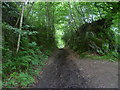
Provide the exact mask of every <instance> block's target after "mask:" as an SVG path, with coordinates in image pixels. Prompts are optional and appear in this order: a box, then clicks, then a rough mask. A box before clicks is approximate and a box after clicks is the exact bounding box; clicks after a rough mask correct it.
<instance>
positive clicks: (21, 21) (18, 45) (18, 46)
mask: <svg viewBox="0 0 120 90" xmlns="http://www.w3.org/2000/svg"><path fill="white" fill-rule="evenodd" d="M23 14H24V3H23V6H22V12H21V18H20V27H19V28H20V30H22V23H23ZM20 39H21V35H20V33H19V35H18V42H17V50H16V54H17V53H18V51H19V48H20Z"/></svg>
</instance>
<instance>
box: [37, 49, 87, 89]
mask: <svg viewBox="0 0 120 90" xmlns="http://www.w3.org/2000/svg"><path fill="white" fill-rule="evenodd" d="M68 56H69V52H68V51H67V50H65V49H59V50H58V54H57V55H56V56H55V57H54V59H53V62H52V63H50V64H49V65H47V66H46V68H44V71H43V74H42V77H41V78H40V80H39V82H38V83H37V85H36V87H37V88H85V87H87V84H86V80H85V79H84V78H83V77H82V76H80V73H82V72H80V70H79V69H78V68H77V66H76V64H75V63H74V62H73V61H72V60H70V59H68V58H67V57H68Z"/></svg>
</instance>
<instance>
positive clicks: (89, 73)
mask: <svg viewBox="0 0 120 90" xmlns="http://www.w3.org/2000/svg"><path fill="white" fill-rule="evenodd" d="M77 56H78V55H77V54H75V53H74V52H73V51H70V50H68V49H59V50H57V51H56V52H54V53H53V55H52V57H50V58H49V60H48V63H47V65H46V66H45V67H44V68H43V73H42V74H41V75H40V77H38V78H39V79H38V82H37V83H36V84H35V86H34V87H35V88H118V63H117V62H110V61H106V60H89V59H79V58H78V57H77Z"/></svg>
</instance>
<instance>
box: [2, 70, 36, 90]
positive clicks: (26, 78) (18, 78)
mask: <svg viewBox="0 0 120 90" xmlns="http://www.w3.org/2000/svg"><path fill="white" fill-rule="evenodd" d="M34 81H35V80H34V78H33V77H32V76H31V75H28V73H23V72H21V73H17V72H13V73H12V74H10V77H9V78H8V79H6V81H4V83H3V85H4V86H3V87H8V88H9V87H27V85H29V84H31V83H33V82H34Z"/></svg>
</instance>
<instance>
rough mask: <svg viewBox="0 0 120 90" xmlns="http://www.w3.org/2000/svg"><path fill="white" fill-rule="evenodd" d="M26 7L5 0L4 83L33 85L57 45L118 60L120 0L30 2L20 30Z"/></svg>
mask: <svg viewBox="0 0 120 90" xmlns="http://www.w3.org/2000/svg"><path fill="white" fill-rule="evenodd" d="M21 7H22V3H21V2H3V3H2V15H3V17H2V20H3V22H2V29H3V39H2V40H3V43H2V44H3V47H2V52H3V53H2V54H3V86H4V87H27V86H29V84H32V83H33V82H34V77H36V75H39V72H40V71H41V70H42V69H41V68H42V67H43V66H44V65H45V62H46V60H47V58H48V56H49V55H51V52H52V51H53V50H54V49H55V48H57V46H58V47H59V48H63V47H64V46H65V47H69V48H71V49H73V50H75V51H76V52H78V53H80V54H81V55H82V54H83V53H84V52H91V53H96V54H97V56H91V55H90V56H89V55H88V56H89V57H92V58H94V59H109V60H111V61H116V59H118V55H119V54H118V51H119V49H120V47H119V46H120V40H119V38H120V31H119V29H118V27H119V26H120V25H118V21H119V18H118V16H120V12H119V10H120V8H119V2H115V3H113V2H111V3H108V2H83V3H81V2H40V3H38V2H34V3H33V2H28V3H26V4H25V10H24V14H23V25H22V28H21V29H19V25H20V17H21V16H20V14H21V10H22V8H21ZM17 21H18V23H17ZM19 34H20V36H21V39H20V48H19V51H18V53H16V49H17V43H18V35H19ZM84 56H86V55H83V57H84Z"/></svg>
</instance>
